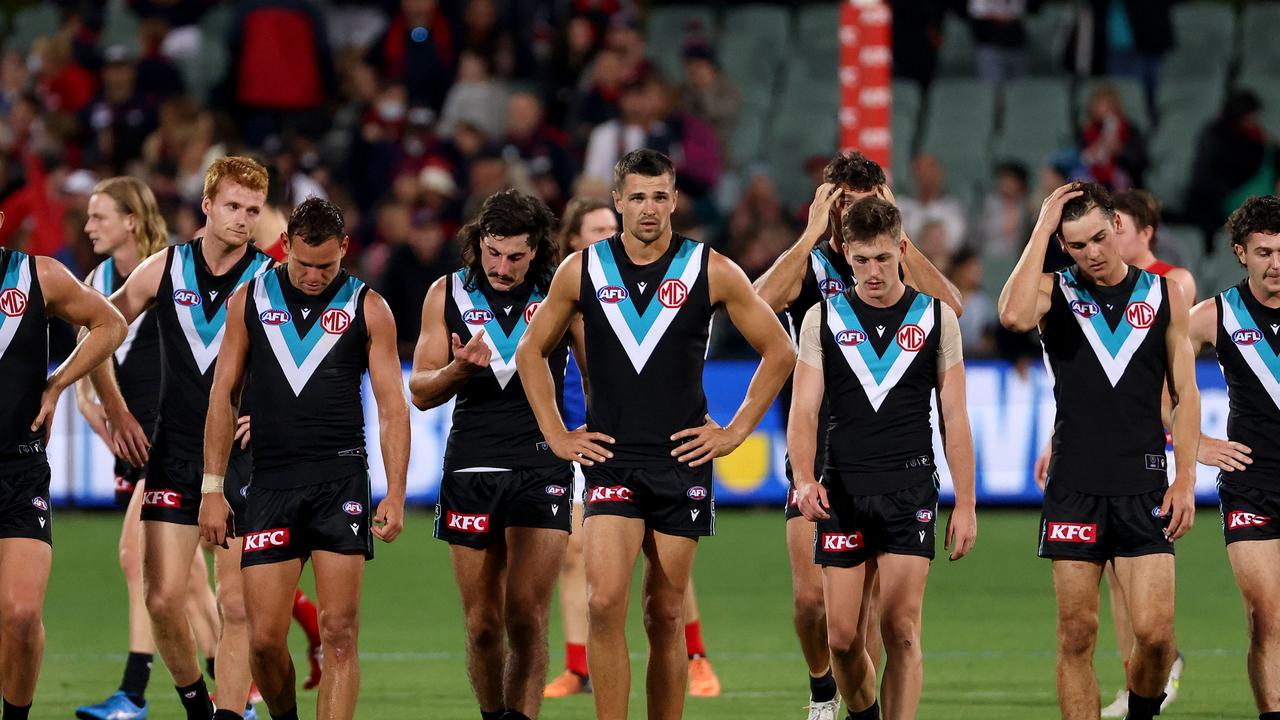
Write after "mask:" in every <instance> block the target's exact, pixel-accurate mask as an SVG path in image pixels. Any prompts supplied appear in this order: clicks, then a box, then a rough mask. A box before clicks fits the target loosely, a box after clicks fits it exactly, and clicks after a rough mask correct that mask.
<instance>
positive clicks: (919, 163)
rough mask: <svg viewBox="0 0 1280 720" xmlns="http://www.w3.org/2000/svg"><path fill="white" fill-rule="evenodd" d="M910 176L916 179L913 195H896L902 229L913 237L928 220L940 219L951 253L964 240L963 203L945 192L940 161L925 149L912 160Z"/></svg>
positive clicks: (944, 239) (918, 234)
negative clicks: (900, 212) (897, 196)
mask: <svg viewBox="0 0 1280 720" xmlns="http://www.w3.org/2000/svg"><path fill="white" fill-rule="evenodd" d="M911 176H912V178H914V180H915V190H916V194H915V196H914V197H900V198H898V209H899V210H900V211H902V229H903V230H905V231H906V232H907V235H908V236H909V237H911V238H913V239H915V238H918V237H919V236H920V234H921V232H922V231H923V230H924V226H925V225H926V224H928V223H929V222H930V221H938V222H940V223H942V225H943V227H944V229H945V231H946V232H945V235H944V237H943V245H944V246H945V247H944V249H945V251H946V252H947V253H948V254H950V253H951V252H953V251H954V250H955V249H956V248H958V247H959V246H960V243H961V242H962V241H963V240H964V237H965V229H966V226H967V223H966V221H965V211H964V204H963V203H961V202H960V201H959V200H958V199H956V198H954V197H952V196H950V195H947V194H946V193H945V187H944V182H943V181H944V179H945V177H946V173H945V171H944V170H943V169H942V163H940V162H938V159H937V158H936V157H934V156H933V155H930V154H928V153H920V154H919V155H917V156H916V159H915V160H914V161H913V162H912V163H911Z"/></svg>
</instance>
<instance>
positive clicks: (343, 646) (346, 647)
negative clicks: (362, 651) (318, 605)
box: [320, 608, 360, 657]
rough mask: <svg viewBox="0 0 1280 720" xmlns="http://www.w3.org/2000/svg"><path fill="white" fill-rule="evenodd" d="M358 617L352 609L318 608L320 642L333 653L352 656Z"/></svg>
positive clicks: (357, 628) (357, 630)
mask: <svg viewBox="0 0 1280 720" xmlns="http://www.w3.org/2000/svg"><path fill="white" fill-rule="evenodd" d="M359 623H360V619H359V616H358V614H357V612H356V611H355V610H354V609H352V610H327V609H323V608H322V609H321V610H320V642H321V643H322V644H323V645H324V646H325V647H326V648H330V649H332V650H333V651H334V653H335V655H344V656H346V657H352V656H353V655H354V653H355V650H356V638H357V636H358V635H359Z"/></svg>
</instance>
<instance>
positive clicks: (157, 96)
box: [107, 20, 186, 108]
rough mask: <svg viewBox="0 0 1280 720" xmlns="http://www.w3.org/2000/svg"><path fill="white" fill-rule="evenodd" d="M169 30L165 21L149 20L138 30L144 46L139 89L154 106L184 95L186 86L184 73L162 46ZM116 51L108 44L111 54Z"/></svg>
mask: <svg viewBox="0 0 1280 720" xmlns="http://www.w3.org/2000/svg"><path fill="white" fill-rule="evenodd" d="M167 31H168V26H167V25H165V24H164V23H163V22H161V21H159V20H149V21H145V22H143V23H142V27H141V29H140V30H139V32H138V37H139V45H140V47H141V48H142V55H141V56H140V57H139V58H138V63H137V69H136V73H137V85H138V93H139V94H141V95H142V100H143V102H145V103H146V104H147V105H148V106H149V107H152V108H156V107H159V106H160V103H162V102H164V101H165V100H168V99H169V98H171V97H178V96H181V95H182V94H183V92H185V89H186V88H185V83H183V81H182V73H181V72H179V71H178V68H177V66H176V65H174V64H173V61H172V60H170V59H169V58H168V57H166V56H165V55H164V53H163V51H162V50H161V46H162V45H163V43H164V38H165V33H166V32H167ZM113 51H114V52H116V53H119V52H120V51H118V50H114V49H113V48H107V53H108V54H110V53H112V52H113Z"/></svg>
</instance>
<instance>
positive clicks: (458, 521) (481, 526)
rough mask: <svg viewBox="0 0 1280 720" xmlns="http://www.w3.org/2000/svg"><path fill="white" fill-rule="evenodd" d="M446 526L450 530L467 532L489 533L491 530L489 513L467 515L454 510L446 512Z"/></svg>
mask: <svg viewBox="0 0 1280 720" xmlns="http://www.w3.org/2000/svg"><path fill="white" fill-rule="evenodd" d="M444 522H445V526H446V527H448V528H449V529H450V530H457V531H458V532H466V533H487V532H489V516H488V515H467V514H465V513H456V512H454V511H452V510H450V511H449V512H447V513H445V514H444Z"/></svg>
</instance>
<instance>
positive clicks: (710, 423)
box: [671, 415, 746, 467]
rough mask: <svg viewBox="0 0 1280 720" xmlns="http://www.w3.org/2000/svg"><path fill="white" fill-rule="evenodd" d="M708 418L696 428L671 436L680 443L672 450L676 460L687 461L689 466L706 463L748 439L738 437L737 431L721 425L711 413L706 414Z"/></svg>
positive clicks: (727, 452) (726, 453) (732, 449)
mask: <svg viewBox="0 0 1280 720" xmlns="http://www.w3.org/2000/svg"><path fill="white" fill-rule="evenodd" d="M706 420H707V421H706V422H705V423H703V424H702V425H699V426H698V427H696V428H688V429H685V430H681V431H680V432H678V433H676V434H675V435H672V436H671V440H672V441H673V442H679V443H680V445H679V447H677V448H676V449H675V450H672V451H671V454H672V455H673V456H674V457H675V459H676V460H678V461H679V462H682V463H687V464H688V465H689V467H698V466H699V465H705V464H706V463H708V462H711V461H712V460H714V459H715V458H718V457H724V456H725V455H728V454H729V453H731V452H733V451H734V450H736V449H738V446H739V445H741V444H742V441H743V440H745V439H746V438H743V437H738V434H737V432H735V431H734V430H732V429H730V428H726V427H720V424H719V423H717V422H716V421H715V420H713V419H711V416H710V415H707V416H706ZM681 441H683V442H681Z"/></svg>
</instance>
